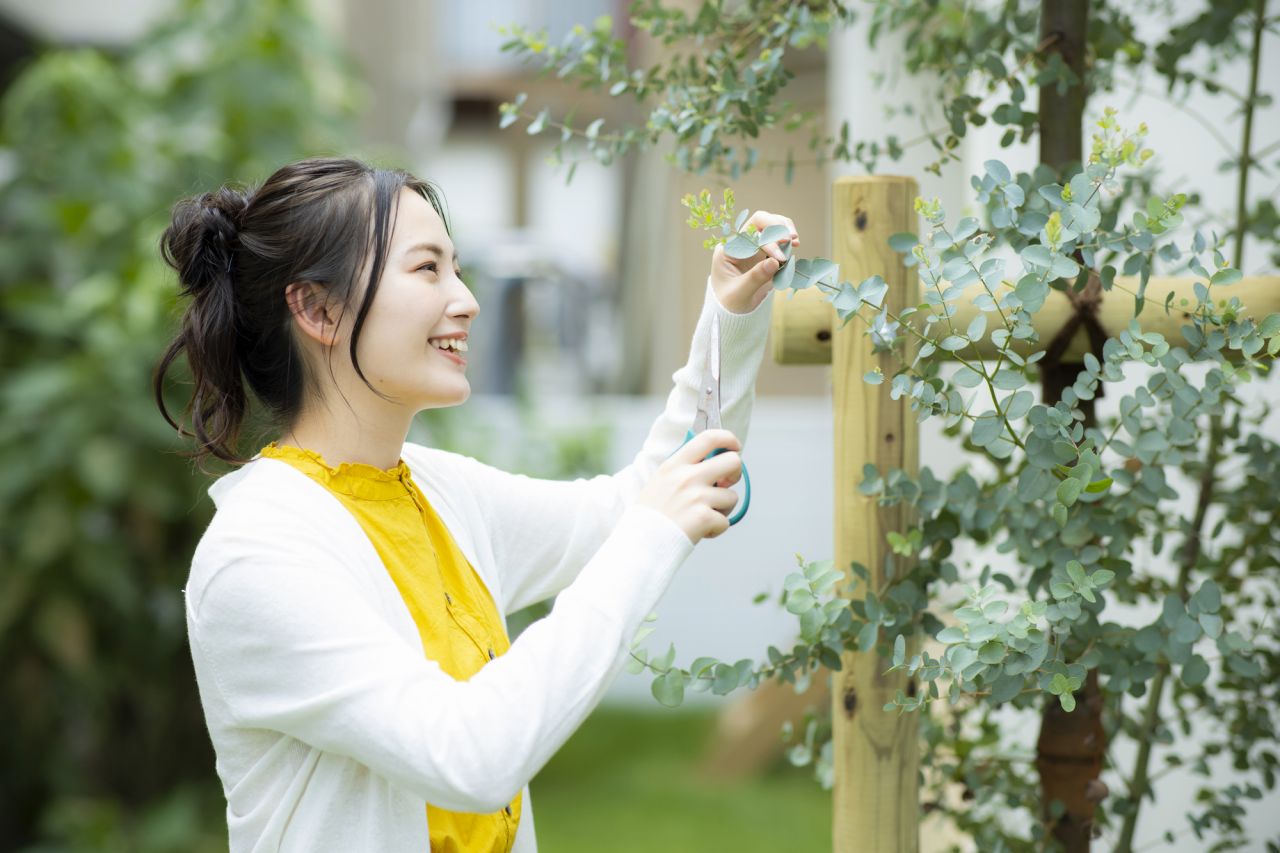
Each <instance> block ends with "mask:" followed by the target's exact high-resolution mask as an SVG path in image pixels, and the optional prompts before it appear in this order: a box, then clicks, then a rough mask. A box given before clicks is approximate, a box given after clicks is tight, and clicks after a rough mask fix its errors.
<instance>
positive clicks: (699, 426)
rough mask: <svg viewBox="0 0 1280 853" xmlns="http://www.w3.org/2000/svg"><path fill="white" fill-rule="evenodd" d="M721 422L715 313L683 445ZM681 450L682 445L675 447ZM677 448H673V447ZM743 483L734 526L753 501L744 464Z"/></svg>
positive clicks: (723, 449)
mask: <svg viewBox="0 0 1280 853" xmlns="http://www.w3.org/2000/svg"><path fill="white" fill-rule="evenodd" d="M721 428H722V427H721V424H720V318H719V317H715V316H713V317H712V318H711V346H710V347H709V348H708V349H707V360H706V364H705V366H704V367H703V369H702V382H701V384H700V385H699V386H698V411H697V414H695V415H694V416H693V426H691V427H690V428H689V432H688V433H686V434H685V437H684V441H682V442H681V443H680V447H684V446H685V445H686V444H688V443H689V442H690V440H692V439H693V437H694V436H695V435H697V434H698V433H700V432H703V431H705V430H708V429H721ZM676 449H677V450H679V448H676ZM724 451H725V448H723V447H717V448H716V449H715V450H713V451H711V452H710V453H708V454H707V455H706V456H705V457H704V461H705V460H706V459H710V458H711V457H712V456H715V455H716V454H718V453H724ZM673 452H674V451H673ZM742 483H743V485H744V486H745V487H746V491H745V493H744V494H743V498H742V503H741V504H739V506H738V508H737V509H736V510H735V511H734V512H733V514H732V515H730V516H729V524H730V525H731V526H732V525H734V524H737V523H738V522H739V521H741V520H742V517H743V516H744V515H746V514H747V507H749V506H750V505H751V477H749V476H748V475H747V466H746V464H743V466H742Z"/></svg>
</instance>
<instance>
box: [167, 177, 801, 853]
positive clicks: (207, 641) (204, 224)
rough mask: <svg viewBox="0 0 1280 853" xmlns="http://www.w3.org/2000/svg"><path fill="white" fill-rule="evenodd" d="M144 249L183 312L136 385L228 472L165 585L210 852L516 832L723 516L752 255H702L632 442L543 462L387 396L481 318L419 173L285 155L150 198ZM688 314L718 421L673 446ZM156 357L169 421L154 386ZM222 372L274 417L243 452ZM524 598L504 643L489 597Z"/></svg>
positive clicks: (430, 378)
mask: <svg viewBox="0 0 1280 853" xmlns="http://www.w3.org/2000/svg"><path fill="white" fill-rule="evenodd" d="M752 221H753V223H754V224H755V225H756V226H757V227H760V228H763V227H765V226H767V225H770V224H774V223H785V224H786V225H787V226H788V227H789V228H793V226H792V225H791V222H790V220H788V219H786V218H785V217H779V216H774V215H770V214H765V213H759V214H757V215H756V217H755V218H754V219H753V220H752ZM798 236H799V235H798V234H796V233H795V232H794V230H793V231H792V235H791V240H792V241H793V242H794V241H795V240H796V239H797V238H798ZM780 242H781V241H780ZM161 243H162V246H161V249H162V254H163V256H164V258H165V260H166V261H167V262H168V263H169V264H171V265H172V266H173V267H174V268H175V269H176V270H177V271H178V274H179V279H180V281H181V284H182V287H183V293H184V295H189V296H191V297H192V302H191V304H190V305H189V307H188V308H187V310H186V314H185V317H184V319H183V324H182V329H181V332H180V334H179V335H178V337H177V339H176V340H175V341H174V342H173V343H172V345H171V346H170V347H169V349H168V351H167V352H166V353H165V355H164V357H163V358H162V360H161V362H160V364H159V366H158V368H157V372H156V377H155V393H156V399H157V402H158V404H159V406H160V409H161V412H162V413H163V414H164V416H165V418H166V420H168V422H169V423H170V424H171V425H173V426H174V427H175V428H177V429H178V430H179V432H180V433H183V434H184V435H186V434H193V435H194V437H195V438H196V441H197V446H196V448H195V452H194V454H193V455H194V456H195V457H196V458H198V459H199V460H200V461H201V462H203V460H204V459H206V458H207V457H209V456H214V457H217V458H219V459H222V460H224V461H227V462H230V463H232V464H235V465H237V466H239V467H238V468H237V469H236V470H235V471H233V472H232V473H230V474H227V475H225V476H222V477H221V478H219V479H218V480H217V481H216V482H215V483H213V485H212V486H211V487H210V489H209V493H210V495H211V496H212V498H213V500H214V503H215V505H216V507H217V511H216V513H215V515H214V517H213V520H212V521H211V523H210V524H209V527H208V529H207V530H206V531H205V533H204V535H203V536H202V538H201V540H200V542H199V544H198V546H197V547H196V551H195V554H194V556H193V559H192V565H191V573H190V576H189V578H188V581H187V585H186V587H185V589H184V594H185V596H186V615H187V628H188V636H189V639H190V643H191V654H192V659H193V661H194V665H195V673H196V682H197V686H198V688H199V692H200V699H201V702H202V705H203V707H204V713H205V719H206V721H207V723H208V727H209V734H210V737H211V739H212V741H213V746H214V750H215V753H216V757H217V762H216V767H217V772H218V776H219V778H220V779H221V780H222V784H223V791H224V793H225V795H226V798H227V823H228V829H229V834H230V847H231V849H232V850H233V851H250V850H252V851H276V850H289V851H308V853H316V851H344V853H349V851H382V852H383V853H385V852H386V851H405V853H409V851H413V852H414V853H420V851H423V850H426V849H428V847H429V849H431V850H442V851H446V850H447V851H462V850H466V851H473V850H483V851H499V850H501V851H510V850H515V851H522V852H523V851H533V850H536V842H535V838H534V827H533V814H532V811H531V806H530V803H529V791H528V788H527V784H528V782H529V780H530V779H531V778H532V777H533V776H534V775H535V774H536V773H537V772H538V770H539V769H540V768H541V767H542V766H543V765H544V764H545V763H546V761H547V760H548V759H549V758H550V757H551V756H552V755H553V754H554V753H555V752H556V750H557V749H559V747H560V746H561V745H562V744H563V743H564V742H565V741H566V740H567V739H568V738H569V736H570V735H571V734H572V733H573V731H574V730H575V729H576V728H577V727H578V725H579V724H580V723H581V722H582V721H583V720H584V719H585V718H586V717H587V715H588V714H589V713H590V712H591V711H592V709H593V708H594V707H595V706H596V704H597V703H598V702H599V700H600V699H601V697H602V696H603V694H604V693H605V691H606V689H607V688H608V686H609V685H610V683H611V682H612V681H613V679H614V677H615V676H616V675H617V674H618V672H619V670H620V669H621V668H622V667H623V665H624V664H625V662H626V659H627V656H628V651H629V648H630V642H631V640H632V639H633V637H634V636H635V633H636V631H637V629H638V628H639V625H640V623H641V622H642V621H643V619H644V617H645V616H646V615H647V614H648V613H649V612H650V611H651V610H652V609H653V607H654V605H655V604H656V603H657V601H658V599H659V598H660V597H661V595H662V593H663V591H664V590H665V589H666V588H667V585H668V584H669V582H670V581H671V578H672V575H673V574H674V572H675V571H676V569H677V568H678V567H679V565H680V564H681V563H682V562H683V561H684V559H685V558H686V557H687V556H688V555H689V552H690V551H691V550H692V549H693V547H694V546H695V545H696V544H697V543H698V542H699V541H700V540H701V539H702V538H704V537H714V536H718V535H719V534H720V533H722V532H724V530H726V529H727V527H728V521H727V519H726V517H725V513H727V512H728V511H730V510H731V509H732V508H733V506H734V504H735V503H736V501H737V496H736V495H735V494H734V492H732V491H731V490H730V489H729V488H728V487H729V486H731V485H732V484H733V483H734V482H736V481H737V479H738V477H739V470H740V465H741V460H740V457H739V453H738V451H740V449H741V444H740V442H739V439H738V438H737V437H735V435H734V432H733V431H732V430H731V429H730V428H736V430H737V432H738V433H739V434H745V432H746V428H747V421H748V418H749V416H750V409H751V403H752V399H753V393H754V382H755V374H756V370H757V368H758V366H759V363H760V358H761V356H762V354H763V351H764V344H765V337H766V334H767V331H768V323H769V318H768V311H769V308H768V307H765V306H766V302H767V298H768V297H769V295H770V294H771V290H772V288H771V282H772V278H773V274H774V273H775V272H776V271H777V269H778V264H779V260H780V259H781V258H782V254H781V252H780V251H779V249H778V246H777V245H771V246H769V247H768V248H767V250H765V251H763V252H761V253H760V257H758V258H754V259H751V260H750V261H744V262H735V261H732V260H731V259H728V258H726V257H725V256H724V254H723V253H722V252H721V251H719V250H717V252H716V253H715V256H714V261H713V264H712V271H711V275H710V276H709V278H708V282H707V290H706V301H705V304H704V307H703V309H702V315H701V318H700V319H699V321H698V325H697V330H696V331H695V332H694V336H693V343H692V349H691V353H690V359H689V363H688V364H687V365H686V366H685V367H683V368H681V369H680V370H678V371H677V372H676V373H675V374H674V376H673V379H674V381H675V387H674V388H673V389H672V391H671V394H670V396H669V398H668V400H667V406H666V410H665V411H664V412H663V413H662V415H661V416H660V417H659V418H658V420H657V421H656V423H655V424H654V425H653V427H652V429H651V430H650V433H649V436H648V438H647V439H646V441H645V443H644V446H643V447H642V448H641V450H640V452H639V453H638V455H637V456H636V457H635V460H634V461H633V462H632V463H631V464H630V465H629V466H627V467H626V468H624V469H623V470H622V471H620V472H619V473H617V474H615V475H613V476H599V477H595V478H592V479H579V480H576V481H573V482H560V481H547V480H536V479H530V478H528V477H524V476H519V475H513V474H509V473H506V472H503V471H500V470H497V469H495V468H492V467H490V466H487V465H484V464H482V463H480V462H478V461H477V460H475V459H471V458H469V457H466V456H462V455H459V454H454V453H449V452H445V451H441V450H436V449H432V448H429V447H424V446H422V445H419V444H415V443H412V442H406V440H405V439H406V436H407V434H408V431H409V425H410V423H411V421H412V419H413V417H414V415H415V414H417V413H418V412H420V411H422V410H423V409H428V408H432V407H438V406H455V405H458V404H460V403H462V402H464V401H465V400H466V399H467V397H468V395H469V394H470V387H469V385H468V383H467V376H466V360H465V356H464V353H465V351H466V349H467V347H466V341H467V338H468V337H469V335H470V333H471V332H472V326H473V324H474V323H475V321H476V318H477V317H478V315H479V313H480V306H479V305H478V304H477V302H476V300H475V298H474V297H473V296H472V294H471V292H470V290H468V288H467V286H466V285H465V284H463V282H462V279H461V277H460V271H459V267H458V264H459V261H458V258H457V256H456V254H455V252H454V248H453V243H452V240H451V238H450V233H449V229H448V226H447V224H446V221H445V216H444V211H443V207H442V204H441V200H440V196H439V194H438V192H437V191H436V190H435V188H434V187H433V186H431V185H430V184H428V183H425V182H423V181H421V180H419V179H417V178H414V177H413V176H411V175H409V174H407V173H405V172H403V171H398V170H384V169H374V168H370V167H369V166H367V165H365V164H363V163H360V162H357V161H353V160H346V159H332V158H325V159H310V160H304V161H301V162H297V163H293V164H290V165H287V166H284V167H283V168H281V169H280V170H279V171H277V172H276V173H275V174H273V175H272V176H271V177H270V178H268V179H267V180H266V182H265V183H263V184H262V185H261V186H260V187H258V188H257V189H256V190H254V191H252V192H242V191H239V190H235V189H230V188H226V187H224V188H222V189H219V190H217V191H216V192H212V193H206V194H204V195H201V196H198V197H194V198H189V199H186V200H183V201H181V202H179V203H178V204H177V205H176V206H175V208H174V211H173V221H172V223H171V225H170V226H169V228H168V229H167V230H166V231H165V234H164V236H163V238H162V241H161ZM717 315H718V316H719V318H720V324H721V337H722V346H721V348H722V361H723V365H724V368H723V377H722V380H721V382H722V396H723V404H722V405H723V417H724V423H725V427H726V428H725V429H722V430H708V431H707V432H704V433H702V434H700V435H699V436H697V437H696V438H694V439H693V440H692V441H690V442H689V443H688V444H687V445H685V446H683V447H681V448H680V449H679V450H677V451H676V452H675V453H674V454H673V453H672V451H673V449H674V448H676V447H677V446H679V445H680V442H681V441H682V440H683V438H684V434H685V430H686V429H687V428H688V426H689V424H690V423H691V422H692V420H693V415H694V408H695V405H696V397H697V389H696V385H697V382H698V379H699V376H700V373H701V366H702V359H703V358H704V356H705V352H706V347H707V344H708V335H709V329H710V323H711V318H712V317H713V316H717ZM482 328H483V327H477V328H476V330H477V331H480V330H481V329H482ZM454 350H458V351H459V352H454ZM183 352H185V353H186V357H187V360H188V362H189V364H190V367H191V371H192V374H193V378H194V388H193V390H192V399H191V403H190V406H189V408H188V414H189V416H190V419H191V425H192V432H191V433H188V432H187V431H186V430H185V429H184V428H183V427H181V426H179V425H178V424H177V423H175V422H174V420H173V419H172V418H171V417H170V416H169V413H168V412H167V411H166V409H165V406H164V402H163V399H162V396H161V389H162V387H163V380H164V376H165V373H166V371H167V369H168V368H169V366H170V365H171V363H172V362H173V361H174V359H175V358H176V357H177V356H178V355H179V354H181V353H183ZM246 384H247V386H248V389H250V390H251V391H252V392H253V395H254V396H255V397H256V398H257V399H258V400H259V401H260V402H261V404H262V405H263V407H264V408H265V411H266V414H267V415H268V416H269V417H270V418H271V419H272V422H273V424H275V425H276V428H277V429H278V430H279V431H278V433H275V434H277V435H279V438H278V439H277V440H275V441H272V442H270V443H269V444H268V445H267V446H265V447H263V448H261V450H260V451H259V452H258V453H257V454H255V455H254V456H253V457H252V458H250V459H245V458H243V457H241V456H239V455H238V454H237V452H236V449H235V448H236V445H237V443H238V438H239V434H240V428H241V424H242V422H243V420H244V418H245V416H246V412H247V409H248V405H249V397H248V395H247V393H246V389H245V386H246ZM715 448H725V449H726V452H724V453H721V454H719V455H717V456H714V457H712V458H709V459H708V458H706V457H707V456H708V455H709V454H710V453H711V451H712V450H714V449H715ZM553 595H554V596H557V598H556V602H555V606H554V608H553V610H552V612H551V613H550V614H549V615H548V616H546V617H545V618H543V619H541V620H539V621H537V622H535V623H534V624H533V625H531V626H529V627H528V628H527V629H526V630H525V631H524V632H522V633H521V635H520V637H519V639H518V641H517V642H515V643H510V642H509V639H508V637H507V633H506V628H505V625H504V621H503V617H504V616H505V615H506V614H508V613H511V612H514V611H516V610H519V609H520V608H522V607H525V606H527V605H529V604H532V603H534V602H537V601H541V600H544V599H547V598H549V597H551V596H553Z"/></svg>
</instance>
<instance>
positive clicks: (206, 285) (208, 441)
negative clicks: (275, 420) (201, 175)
mask: <svg viewBox="0 0 1280 853" xmlns="http://www.w3.org/2000/svg"><path fill="white" fill-rule="evenodd" d="M248 203H249V196H248V194H247V193H245V192H242V191H240V190H236V189H231V188H229V187H223V188H221V189H218V190H216V191H215V192H211V193H204V194H202V195H199V196H195V197H193V198H187V199H183V200H182V201H180V202H178V204H177V205H175V206H174V209H173V221H172V222H171V223H170V224H169V227H168V228H166V229H165V231H164V234H163V235H162V236H161V238H160V254H161V257H163V258H164V260H165V262H166V263H167V264H169V266H171V267H173V268H174V269H175V270H177V272H178V280H179V282H180V284H181V286H182V291H181V292H182V295H184V296H190V297H192V300H193V301H192V303H191V305H190V306H189V307H188V309H187V312H186V314H185V316H184V317H183V319H182V329H181V331H180V333H179V334H178V336H177V338H176V339H175V340H174V341H173V342H172V343H171V344H170V345H169V348H168V350H167V351H166V352H165V354H164V356H163V358H161V360H160V364H159V366H158V368H157V370H156V376H155V394H156V403H157V405H159V407H160V412H161V414H162V415H163V416H164V418H165V420H166V421H168V422H169V425H170V426H172V427H173V428H174V429H176V430H177V431H178V433H179V435H191V434H192V433H188V432H186V431H185V430H184V429H183V428H182V427H181V426H179V425H178V424H177V423H175V422H174V420H173V418H172V417H170V415H169V412H168V409H167V408H166V407H165V403H164V397H163V393H162V388H163V380H164V375H165V373H166V371H167V370H168V368H169V366H170V364H172V363H173V361H174V359H176V358H177V357H178V355H179V353H181V352H183V351H184V350H185V351H186V353H187V361H188V363H189V364H190V365H191V372H192V375H193V379H194V382H195V389H194V391H193V392H192V396H191V402H190V405H189V407H188V411H189V413H190V417H191V424H192V428H193V430H194V437H195V439H196V441H197V442H198V445H197V450H196V453H195V455H196V456H197V457H199V458H201V459H203V458H204V457H207V456H209V455H212V456H215V457H217V458H218V459H221V460H223V461H226V462H231V463H233V464H243V463H244V462H246V461H248V460H246V459H244V458H242V457H241V456H239V455H238V454H237V453H236V451H235V447H236V444H237V441H238V439H239V435H240V427H241V423H242V422H243V420H244V416H245V411H246V406H247V399H246V395H245V389H244V381H243V378H242V376H241V370H240V352H239V339H240V333H239V323H238V317H237V314H238V310H237V300H236V287H235V265H236V264H235V262H236V247H237V244H238V242H239V229H240V222H241V219H242V217H243V215H244V211H245V207H246V206H247V205H248Z"/></svg>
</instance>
